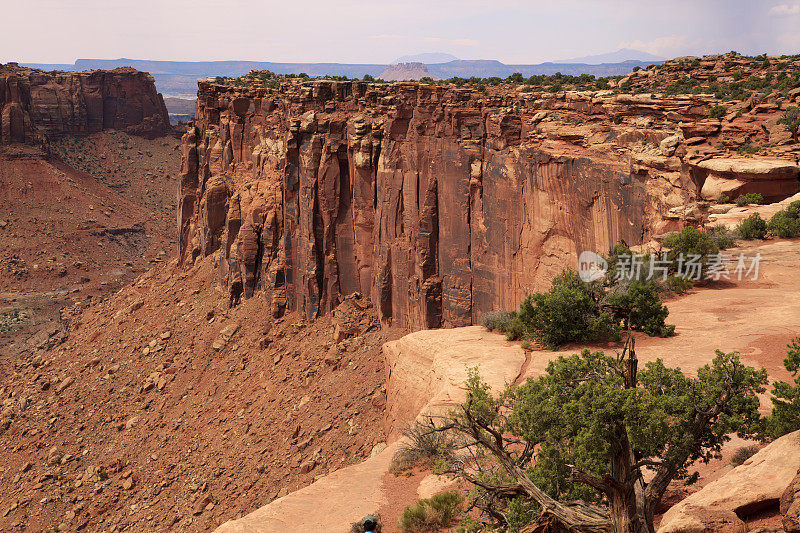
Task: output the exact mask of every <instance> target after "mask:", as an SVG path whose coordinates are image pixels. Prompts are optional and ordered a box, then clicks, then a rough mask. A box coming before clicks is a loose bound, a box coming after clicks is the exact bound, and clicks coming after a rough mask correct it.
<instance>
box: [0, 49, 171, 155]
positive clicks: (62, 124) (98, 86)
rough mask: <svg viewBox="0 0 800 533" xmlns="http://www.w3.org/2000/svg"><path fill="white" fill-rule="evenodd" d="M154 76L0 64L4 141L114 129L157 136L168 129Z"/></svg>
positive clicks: (129, 70) (129, 71) (40, 139)
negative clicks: (51, 69) (54, 69)
mask: <svg viewBox="0 0 800 533" xmlns="http://www.w3.org/2000/svg"><path fill="white" fill-rule="evenodd" d="M169 128H170V127H169V115H168V114H167V109H166V107H165V106H164V100H163V99H162V97H161V95H160V94H159V93H158V92H156V88H155V84H154V82H153V78H152V76H150V75H149V74H147V73H146V72H140V71H138V70H135V69H132V68H127V67H123V68H117V69H114V70H92V71H87V72H59V71H52V72H45V71H42V70H38V69H30V68H24V67H19V66H18V65H17V64H16V63H8V64H6V65H0V143H3V144H7V143H12V142H36V143H40V142H43V141H45V140H46V139H48V138H50V137H52V136H58V135H63V134H73V135H75V134H87V133H96V132H99V131H102V130H107V129H114V130H119V131H125V132H126V133H131V134H136V135H142V136H145V137H157V136H160V135H164V134H165V133H167V132H168V131H169Z"/></svg>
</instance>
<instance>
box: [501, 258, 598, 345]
mask: <svg viewBox="0 0 800 533" xmlns="http://www.w3.org/2000/svg"><path fill="white" fill-rule="evenodd" d="M599 291H600V285H599V284H596V283H585V282H584V281H582V280H581V279H580V277H578V274H577V273H576V272H574V271H572V270H564V271H563V272H562V273H561V274H559V275H558V276H556V277H555V278H554V279H553V282H552V286H551V287H550V290H549V291H548V292H544V293H541V292H537V293H533V294H529V295H528V297H527V298H525V301H523V302H522V305H521V306H520V309H519V312H518V313H517V320H516V321H515V322H516V323H517V324H520V325H521V326H522V327H523V329H524V333H526V334H529V335H530V336H531V337H533V338H534V339H536V341H538V342H539V343H540V344H542V345H544V346H547V347H549V348H557V347H559V346H561V345H563V344H567V343H570V342H592V341H595V340H597V339H599V338H601V337H603V336H604V335H606V334H607V333H608V332H609V329H610V327H611V319H612V317H611V314H610V313H608V312H601V311H600V308H599V304H598V300H599V297H600V294H599Z"/></svg>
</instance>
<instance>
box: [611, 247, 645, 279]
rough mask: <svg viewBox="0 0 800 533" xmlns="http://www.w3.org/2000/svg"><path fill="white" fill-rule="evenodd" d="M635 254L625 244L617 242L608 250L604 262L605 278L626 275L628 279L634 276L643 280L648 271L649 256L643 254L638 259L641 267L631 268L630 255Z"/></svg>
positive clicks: (618, 277) (617, 277)
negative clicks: (605, 266) (606, 268)
mask: <svg viewBox="0 0 800 533" xmlns="http://www.w3.org/2000/svg"><path fill="white" fill-rule="evenodd" d="M634 255H636V254H634V253H633V251H632V250H631V249H630V248H629V247H628V245H627V244H624V243H617V244H615V245H614V247H613V248H611V250H610V251H609V252H608V257H606V263H607V264H608V270H607V271H606V278H607V279H608V280H611V281H613V280H618V279H620V277H627V278H629V279H632V278H636V279H638V280H641V281H644V280H645V279H646V278H647V276H648V274H649V272H650V259H651V258H650V256H649V255H644V256H642V257H641V258H640V259H641V261H642V265H641V268H639V269H638V271H637V270H633V269H632V268H631V257H632V256H634Z"/></svg>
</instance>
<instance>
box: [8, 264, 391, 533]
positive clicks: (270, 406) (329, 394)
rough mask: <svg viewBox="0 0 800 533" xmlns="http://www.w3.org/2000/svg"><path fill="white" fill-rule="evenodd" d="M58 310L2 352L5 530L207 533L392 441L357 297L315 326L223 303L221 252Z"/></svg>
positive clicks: (372, 329) (384, 334)
mask: <svg viewBox="0 0 800 533" xmlns="http://www.w3.org/2000/svg"><path fill="white" fill-rule="evenodd" d="M175 267H176V263H175V262H174V261H173V262H172V263H171V264H162V265H159V266H157V267H156V268H154V269H153V270H151V271H149V272H148V273H146V274H144V275H142V276H141V277H140V278H139V279H138V280H137V281H136V283H134V284H131V285H129V286H127V287H125V288H123V289H122V290H120V291H119V292H117V293H116V294H113V295H111V296H109V297H108V298H105V299H103V300H101V301H95V302H92V303H91V304H89V303H87V304H84V305H77V306H74V307H72V308H71V309H69V310H68V311H67V312H65V315H64V318H65V319H66V320H67V321H68V322H69V324H70V331H69V339H67V340H66V341H65V342H64V343H63V344H61V345H59V346H57V347H56V348H53V349H51V350H36V349H31V350H28V351H26V352H25V353H24V354H22V355H21V356H19V357H16V358H13V359H12V358H6V357H0V447H2V449H3V450H5V452H4V453H3V454H2V457H0V487H1V488H2V490H0V530H2V531H47V530H58V531H78V530H82V531H122V530H124V531H167V530H171V531H209V530H212V529H214V528H215V527H216V526H217V525H218V524H220V523H221V522H222V521H224V520H228V519H230V518H233V517H236V516H241V515H242V514H244V513H246V512H250V511H252V510H253V509H255V508H256V507H258V506H259V505H262V504H263V503H264V502H265V501H270V500H272V499H275V498H278V497H282V496H284V495H286V494H287V493H288V492H291V491H294V490H297V489H300V488H301V487H304V486H306V485H308V484H310V483H312V482H313V481H314V480H315V479H316V478H318V477H320V476H322V475H324V474H327V473H329V472H332V471H334V470H337V469H339V468H342V467H345V466H347V465H350V464H352V463H354V462H359V461H361V460H364V459H366V458H367V457H369V455H370V453H371V452H372V450H373V448H374V447H375V445H377V444H379V443H381V442H382V441H384V440H385V437H384V431H383V412H384V408H385V402H386V400H385V398H386V394H385V393H386V389H385V385H384V384H385V380H384V373H383V362H382V359H381V356H380V352H381V346H382V344H383V343H384V342H385V341H387V340H391V339H394V338H397V337H398V336H399V335H398V332H397V331H395V330H391V329H386V328H380V327H379V323H378V320H377V316H376V314H375V313H374V310H373V309H372V307H371V305H370V304H369V302H368V301H366V299H364V298H363V297H360V296H358V295H355V296H352V297H350V298H348V299H346V300H345V301H344V302H342V303H341V304H340V305H339V306H338V307H337V309H336V310H335V312H333V313H329V314H328V315H326V316H325V317H323V318H321V319H318V320H315V321H313V322H309V321H306V320H304V319H303V317H301V316H299V315H298V314H289V315H287V316H286V317H284V318H283V319H280V320H274V319H272V317H271V316H270V315H269V313H268V309H267V308H266V307H267V306H266V305H265V302H264V301H263V300H260V299H257V298H251V299H249V300H247V301H246V302H243V303H242V305H240V306H238V307H236V308H234V309H229V308H228V305H227V302H223V301H221V300H220V298H219V294H218V290H217V282H216V279H215V276H214V272H215V266H214V260H213V258H207V259H205V260H204V261H201V262H199V264H198V265H197V266H196V267H195V268H194V269H193V270H191V271H190V272H182V271H180V270H179V269H176V268H175Z"/></svg>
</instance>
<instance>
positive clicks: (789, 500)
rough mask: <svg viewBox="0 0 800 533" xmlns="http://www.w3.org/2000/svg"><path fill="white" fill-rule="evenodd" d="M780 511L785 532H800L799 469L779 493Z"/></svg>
mask: <svg viewBox="0 0 800 533" xmlns="http://www.w3.org/2000/svg"><path fill="white" fill-rule="evenodd" d="M780 511H781V515H782V516H783V529H785V530H786V533H800V470H798V472H797V476H795V478H794V479H793V480H792V482H791V483H790V484H789V486H788V487H786V490H785V491H783V494H782V495H781V501H780Z"/></svg>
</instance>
